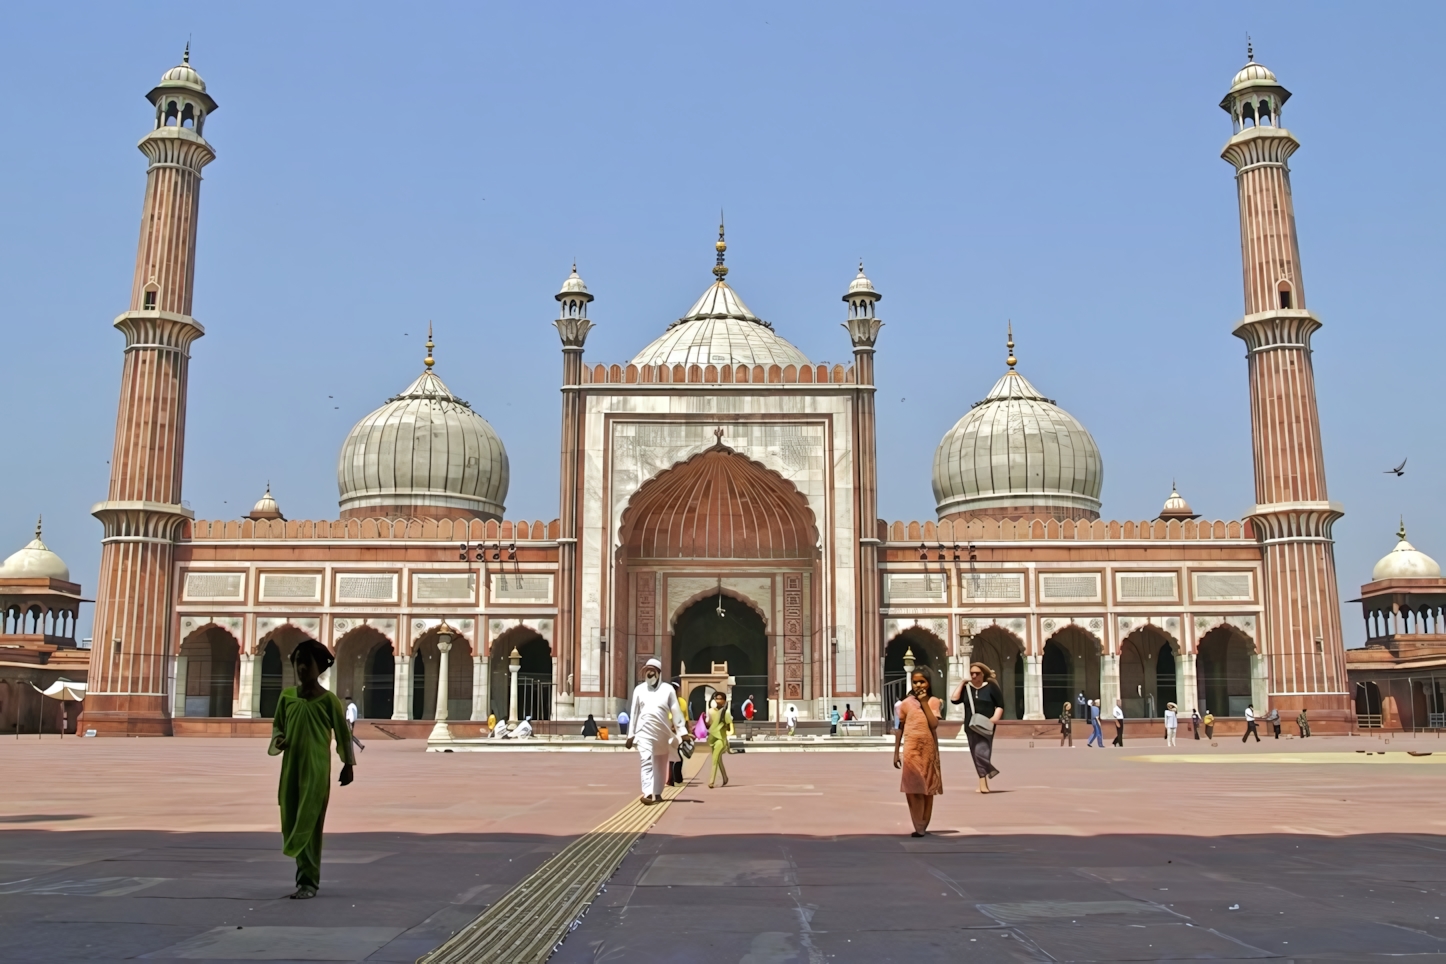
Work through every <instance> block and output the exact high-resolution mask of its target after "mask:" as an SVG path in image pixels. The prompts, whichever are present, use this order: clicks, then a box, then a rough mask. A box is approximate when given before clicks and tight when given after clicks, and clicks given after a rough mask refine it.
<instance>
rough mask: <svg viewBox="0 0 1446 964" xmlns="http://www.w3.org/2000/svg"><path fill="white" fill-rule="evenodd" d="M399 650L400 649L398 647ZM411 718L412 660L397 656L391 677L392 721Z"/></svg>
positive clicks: (401, 655)
mask: <svg viewBox="0 0 1446 964" xmlns="http://www.w3.org/2000/svg"><path fill="white" fill-rule="evenodd" d="M398 648H399V649H400V647H398ZM411 718H412V658H411V657H410V656H408V655H406V654H399V655H398V656H397V661H396V664H395V669H394V675H393V677H392V719H394V720H410V719H411Z"/></svg>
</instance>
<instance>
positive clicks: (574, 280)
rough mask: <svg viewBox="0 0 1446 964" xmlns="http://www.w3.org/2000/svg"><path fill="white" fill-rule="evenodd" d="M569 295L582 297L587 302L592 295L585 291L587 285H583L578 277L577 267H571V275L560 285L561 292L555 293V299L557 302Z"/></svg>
mask: <svg viewBox="0 0 1446 964" xmlns="http://www.w3.org/2000/svg"><path fill="white" fill-rule="evenodd" d="M570 295H583V296H585V297H586V298H587V300H589V301H591V300H592V294H591V293H590V292H589V291H588V290H587V285H585V284H583V283H582V279H581V278H580V277H578V274H577V265H573V266H572V274H570V275H568V276H567V280H566V281H564V282H563V283H562V290H561V291H559V292H558V293H557V296H556V297H557V300H558V301H561V300H562V299H563V298H566V297H568V296H570Z"/></svg>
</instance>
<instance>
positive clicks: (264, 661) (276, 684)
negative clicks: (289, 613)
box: [256, 623, 311, 719]
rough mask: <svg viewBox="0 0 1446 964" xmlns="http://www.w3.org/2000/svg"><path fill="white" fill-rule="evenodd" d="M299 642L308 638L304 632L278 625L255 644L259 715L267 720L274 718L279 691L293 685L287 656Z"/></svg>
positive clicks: (293, 674) (293, 680) (292, 676)
mask: <svg viewBox="0 0 1446 964" xmlns="http://www.w3.org/2000/svg"><path fill="white" fill-rule="evenodd" d="M303 639H311V637H310V636H308V635H307V634H306V633H305V632H304V631H302V630H300V629H298V628H296V627H295V626H292V625H291V624H289V623H288V624H287V625H285V626H279V627H277V628H276V629H274V630H272V631H271V632H269V633H267V634H266V635H265V636H263V637H261V639H260V640H259V641H258V642H257V644H256V651H257V652H258V653H260V654H261V686H260V690H261V692H260V701H259V702H260V716H261V717H262V718H264V719H270V718H271V717H273V716H275V715H276V704H277V703H278V702H280V700H281V691H282V690H284V689H287V688H288V687H292V686H295V685H296V669H295V668H294V667H293V666H292V665H291V653H292V651H293V650H295V649H296V647H297V646H298V645H300V643H301V641H302V640H303Z"/></svg>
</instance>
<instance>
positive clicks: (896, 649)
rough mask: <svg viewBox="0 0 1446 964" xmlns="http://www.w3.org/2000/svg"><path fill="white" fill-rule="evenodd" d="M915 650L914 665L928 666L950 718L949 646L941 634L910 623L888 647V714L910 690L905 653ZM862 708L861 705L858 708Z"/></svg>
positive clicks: (886, 652)
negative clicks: (937, 634)
mask: <svg viewBox="0 0 1446 964" xmlns="http://www.w3.org/2000/svg"><path fill="white" fill-rule="evenodd" d="M906 651H912V652H913V654H914V666H915V667H921V666H922V667H926V668H927V669H928V670H929V673H930V675H931V676H932V677H933V684H934V695H935V696H937V697H939V699H941V700H943V702H944V710H943V715H944V716H945V718H947V717H948V713H949V711H948V705H949V687H950V686H952V685H953V684H954V682H957V681H953V680H950V679H949V647H948V645H947V644H945V642H944V641H943V640H942V639H940V638H939V637H938V636H936V635H934V634H933V633H931V632H929V631H928V630H927V629H924V628H923V627H922V626H910V627H909V628H908V629H905V630H903V631H902V632H900V633H899V634H898V635H897V636H895V637H894V638H893V639H891V640H889V641H888V643H887V644H886V645H885V646H884V690H883V692H884V699H883V703H884V713H885V715H888V714H890V713H892V712H893V708H894V704H895V703H897V702H898V701H899V700H901V699H903V698H904V697H905V696H906V695H908V692H909V681H908V680H907V679H905V677H904V653H905V652H906ZM855 709H858V707H855Z"/></svg>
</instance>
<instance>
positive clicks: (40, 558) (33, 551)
mask: <svg viewBox="0 0 1446 964" xmlns="http://www.w3.org/2000/svg"><path fill="white" fill-rule="evenodd" d="M0 579H59V580H60V581H61V582H70V567H69V566H67V565H66V564H65V560H63V559H61V558H60V557H59V556H57V555H56V554H55V553H53V552H51V551H50V547H49V546H47V545H46V544H45V543H44V542H42V541H41V539H40V522H39V521H38V520H37V521H36V523H35V538H34V539H31V540H30V541H29V542H28V543H26V544H25V546H24V548H22V549H21V550H20V551H19V552H17V553H15V554H14V555H12V556H11V557H10V558H8V559H6V560H5V562H4V563H3V564H0Z"/></svg>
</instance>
